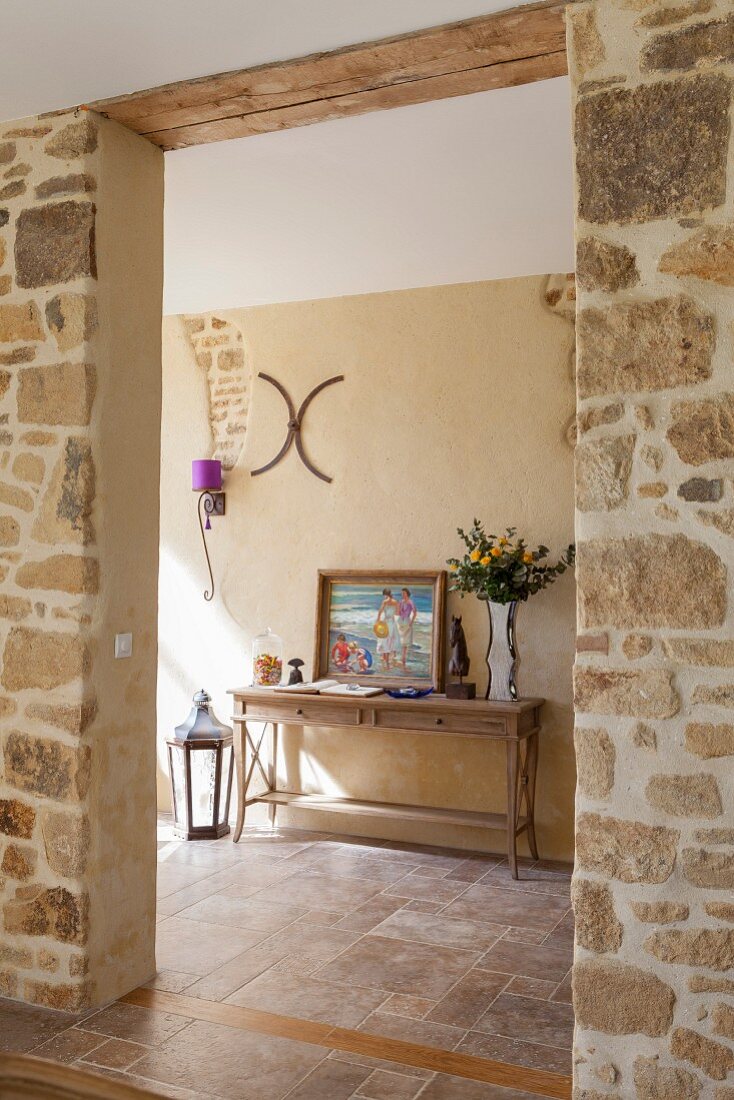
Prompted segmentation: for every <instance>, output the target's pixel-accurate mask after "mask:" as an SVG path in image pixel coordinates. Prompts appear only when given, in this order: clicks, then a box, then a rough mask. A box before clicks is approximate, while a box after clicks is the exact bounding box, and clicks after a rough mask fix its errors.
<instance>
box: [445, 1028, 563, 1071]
mask: <svg viewBox="0 0 734 1100" xmlns="http://www.w3.org/2000/svg"><path fill="white" fill-rule="evenodd" d="M456 1049H457V1050H459V1051H462V1052H463V1053H464V1054H475V1055H476V1056H477V1057H478V1058H490V1059H491V1060H492V1061H495V1062H509V1063H510V1065H513V1066H528V1067H529V1068H530V1069H545V1070H549V1071H550V1072H551V1073H563V1074H566V1075H567V1076H570V1074H571V1068H572V1067H571V1051H570V1050H562V1049H561V1048H560V1047H548V1046H541V1045H540V1044H538V1043H524V1042H521V1041H520V1040H519V1039H508V1038H506V1037H505V1036H504V1035H486V1034H484V1032H481V1031H470V1032H468V1034H467V1035H466V1036H465V1037H464V1038H463V1039H462V1040H461V1042H460V1043H459V1045H458V1047H457V1048H456Z"/></svg>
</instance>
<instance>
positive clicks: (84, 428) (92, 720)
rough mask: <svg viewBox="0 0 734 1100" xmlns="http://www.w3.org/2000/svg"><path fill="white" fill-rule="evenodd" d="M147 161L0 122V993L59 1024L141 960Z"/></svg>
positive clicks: (151, 226)
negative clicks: (125, 653)
mask: <svg viewBox="0 0 734 1100" xmlns="http://www.w3.org/2000/svg"><path fill="white" fill-rule="evenodd" d="M136 143H137V144H136ZM152 160H155V164H152V163H151V161H152ZM159 160H161V158H159V156H158V154H157V153H156V152H155V151H154V150H153V149H152V147H151V146H149V145H148V144H147V143H146V142H144V141H143V140H142V139H139V138H137V137H136V136H135V135H132V134H130V133H129V132H128V131H125V130H123V129H122V128H121V127H117V126H116V124H114V123H111V122H108V121H107V120H104V119H101V118H99V117H97V116H94V115H92V114H91V113H90V114H87V113H83V112H80V113H79V114H78V115H77V114H73V113H72V114H66V115H60V116H55V117H53V118H48V119H30V120H24V121H23V122H16V123H5V124H0V996H5V997H12V998H19V999H22V1000H25V1001H30V1002H33V1003H36V1004H41V1005H45V1006H48V1007H51V1008H57V1009H63V1010H67V1011H71V1012H77V1011H81V1010H84V1009H85V1008H87V1007H89V1006H90V1005H93V1004H96V1003H99V1002H100V1001H104V1000H109V999H112V998H113V997H114V996H116V995H118V994H119V993H120V992H124V991H125V989H126V988H130V987H131V986H132V985H133V984H136V981H137V982H139V981H140V980H141V979H142V980H145V975H146V973H150V972H151V971H152V966H153V949H152V942H153V933H154V862H153V860H154V851H153V846H154V835H153V822H154V812H155V810H154V801H153V799H154V790H153V768H154V737H155V679H154V671H153V672H151V671H150V669H154V668H155V644H156V643H155V613H156V612H155V609H156V598H155V597H156V587H155V580H154V579H152V578H151V574H152V573H155V572H156V554H157V542H158V534H157V511H158V508H157V505H158V490H157V477H156V476H155V470H156V462H157V461H158V455H159V436H158V434H157V432H158V431H159V408H160V315H161V310H160V297H159V296H158V295H157V288H158V285H159V283H160V281H161V270H160V265H159V264H158V260H157V254H158V251H161V252H162V250H161V249H160V240H161V237H160V234H159V233H158V227H159V224H162V186H161V187H160V191H159V183H161V184H162V160H161V163H160V164H159V163H158V161H159ZM146 173H147V174H146ZM127 177H133V178H134V183H135V187H134V188H131V187H130V186H129V185H128V184H126V178H127ZM158 218H161V223H159V222H158V221H157V219H158ZM141 221H144V222H145V232H144V233H142V232H141V231H140V228H139V225H140V222H141ZM123 252H124V255H123ZM151 257H152V259H151ZM136 295H137V298H136V297H135V296H136ZM130 333H132V337H131V336H130ZM151 333H152V335H151ZM156 341H157V342H156ZM146 387H147V389H146ZM148 409H150V410H152V412H148V411H146V410H148ZM156 417H158V423H156ZM136 431H137V432H138V435H137V436H136V434H135V433H136ZM141 439H142V440H143V441H142V442H141ZM143 461H145V462H146V463H147V465H148V468H149V469H150V470H152V471H153V476H152V478H148V480H147V481H146V480H145V479H144V477H143V476H142V474H141V469H142V467H141V466H140V465H136V463H138V464H140V463H142V462H143ZM126 478H127V479H129V480H130V482H131V484H133V485H135V492H134V495H133V493H132V491H131V490H130V489H129V488H128V485H127V482H126ZM136 506H137V507H139V509H140V512H139V515H140V517H141V519H142V517H145V530H136V529H135V526H134V524H133V523H132V522H131V520H132V518H133V516H134V515H135V511H134V509H135V508H136ZM122 528H125V533H127V535H128V537H130V538H134V540H135V541H134V549H135V554H131V553H127V552H126V551H125V548H124V546H123V538H122V536H121V534H120V531H121V529H122ZM130 546H131V548H132V546H133V543H131V544H130ZM128 559H137V561H136V564H134V565H133V564H131V565H130V566H129V567H126V561H127V560H128ZM126 568H128V569H129V573H126V571H125V570H126ZM133 570H134V572H135V575H134V579H133V581H132V582H131V581H130V579H129V575H130V574H132V573H133ZM117 624H119V625H117ZM122 624H127V629H130V628H131V626H132V625H134V627H135V631H136V634H135V644H136V646H137V654H138V656H137V658H135V657H134V659H132V660H129V661H127V662H125V664H124V665H121V664H120V663H115V662H114V661H113V660H112V659H111V658H112V633H113V631H114V630H120V629H124V628H125V627H123V625H122ZM146 629H147V635H148V636H147V638H146ZM146 646H147V649H148V658H147V660H146V655H145V650H146ZM146 722H147V724H146ZM148 774H149V781H147V780H143V779H141V777H144V776H146V775H148ZM138 822H140V823H141V824H140V825H138V824H137V823H138ZM148 829H149V830H150V843H149V844H148V842H147V840H144V841H141V839H140V838H141V836H142V835H143V832H146V833H147V830H148ZM141 830H142V831H141ZM136 970H137V973H136Z"/></svg>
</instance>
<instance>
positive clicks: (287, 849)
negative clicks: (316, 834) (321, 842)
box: [234, 837, 311, 870]
mask: <svg viewBox="0 0 734 1100" xmlns="http://www.w3.org/2000/svg"><path fill="white" fill-rule="evenodd" d="M310 844H311V842H310V841H308V842H306V843H298V842H297V841H288V840H285V839H284V838H282V839H281V840H280V841H278V840H276V839H272V840H269V839H266V838H264V837H259V838H258V839H257V840H254V839H253V840H251V841H249V842H243V841H239V842H238V843H237V844H235V845H234V847H235V850H236V851H237V858H238V859H240V860H247V861H249V860H251V859H257V858H258V857H262V858H265V859H267V860H269V861H271V862H274V861H276V860H281V861H282V860H285V859H289V858H290V857H291V856H297V855H300V853H301V852H305V851H306V850H307V849H308V848H309V847H310ZM294 870H295V866H294Z"/></svg>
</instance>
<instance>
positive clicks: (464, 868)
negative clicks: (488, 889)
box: [446, 859, 496, 883]
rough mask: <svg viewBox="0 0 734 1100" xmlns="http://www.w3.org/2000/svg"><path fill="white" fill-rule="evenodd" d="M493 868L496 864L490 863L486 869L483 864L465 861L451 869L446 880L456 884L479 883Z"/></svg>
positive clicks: (475, 861)
mask: <svg viewBox="0 0 734 1100" xmlns="http://www.w3.org/2000/svg"><path fill="white" fill-rule="evenodd" d="M493 866H496V863H494V864H493V863H490V864H489V867H488V866H487V865H486V864H485V863H480V862H478V861H477V860H473V859H467V860H465V861H464V862H463V863H460V864H459V865H458V867H452V869H451V870H450V871H449V872H448V874H447V875H446V878H447V879H449V880H450V881H456V882H467V883H471V882H479V880H480V879H481V878H483V877H484V876H485V875H486V874H487V872H488V870H490V869H491V867H493Z"/></svg>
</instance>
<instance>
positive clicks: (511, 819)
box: [505, 741, 519, 878]
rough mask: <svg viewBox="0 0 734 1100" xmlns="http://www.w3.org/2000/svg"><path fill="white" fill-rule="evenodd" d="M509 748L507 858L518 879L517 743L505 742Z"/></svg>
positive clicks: (513, 875) (514, 875) (512, 871)
mask: <svg viewBox="0 0 734 1100" xmlns="http://www.w3.org/2000/svg"><path fill="white" fill-rule="evenodd" d="M505 746H506V748H507V858H508V860H509V863H510V871H511V873H512V877H513V878H517V877H518V874H517V773H518V761H519V747H518V743H517V741H505Z"/></svg>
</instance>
